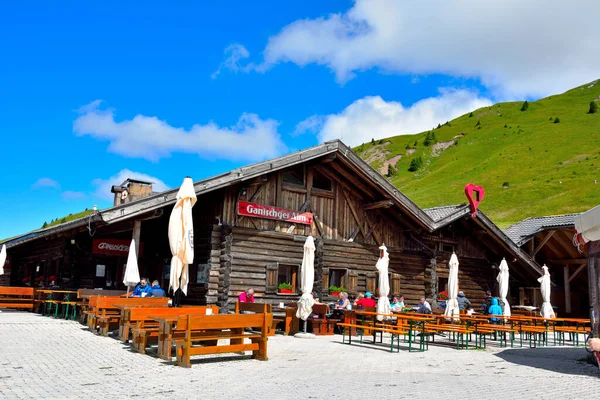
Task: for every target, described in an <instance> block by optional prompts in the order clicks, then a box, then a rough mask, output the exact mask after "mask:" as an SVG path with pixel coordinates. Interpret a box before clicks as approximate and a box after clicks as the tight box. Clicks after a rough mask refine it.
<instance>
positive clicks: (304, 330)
mask: <svg viewBox="0 0 600 400" xmlns="http://www.w3.org/2000/svg"><path fill="white" fill-rule="evenodd" d="M304 333H306V320H304Z"/></svg>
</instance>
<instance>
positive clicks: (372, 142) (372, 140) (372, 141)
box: [371, 138, 375, 146]
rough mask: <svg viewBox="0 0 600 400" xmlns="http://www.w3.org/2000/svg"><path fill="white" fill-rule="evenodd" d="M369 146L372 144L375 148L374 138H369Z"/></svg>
mask: <svg viewBox="0 0 600 400" xmlns="http://www.w3.org/2000/svg"><path fill="white" fill-rule="evenodd" d="M371 144H372V145H373V146H375V139H374V138H371Z"/></svg>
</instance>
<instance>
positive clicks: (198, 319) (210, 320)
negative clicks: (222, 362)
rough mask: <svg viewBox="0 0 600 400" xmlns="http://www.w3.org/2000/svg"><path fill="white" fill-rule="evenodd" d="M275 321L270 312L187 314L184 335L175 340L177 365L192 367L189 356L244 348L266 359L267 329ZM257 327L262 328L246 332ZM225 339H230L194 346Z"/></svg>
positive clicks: (261, 358) (253, 356) (269, 328)
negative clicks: (226, 342)
mask: <svg viewBox="0 0 600 400" xmlns="http://www.w3.org/2000/svg"><path fill="white" fill-rule="evenodd" d="M272 324H273V314H271V313H258V314H217V315H188V316H187V324H186V325H187V326H186V332H185V337H184V338H183V339H181V340H176V341H175V352H176V356H177V365H179V366H182V367H187V368H190V367H191V366H192V365H191V362H190V357H191V356H194V355H201V354H218V353H239V352H244V351H252V358H254V359H257V360H262V361H266V360H267V359H268V357H267V341H268V333H269V331H270V330H271V329H272V328H271V327H272ZM256 327H259V328H260V331H259V332H257V333H254V332H253V333H247V332H244V329H246V328H256ZM198 331H204V332H203V333H198ZM194 332H196V333H194ZM224 339H227V340H229V344H224V345H218V343H217V344H214V345H207V346H194V345H195V344H201V343H205V342H207V341H208V342H211V341H212V342H214V341H215V340H217V341H218V340H224ZM245 339H250V341H251V343H245Z"/></svg>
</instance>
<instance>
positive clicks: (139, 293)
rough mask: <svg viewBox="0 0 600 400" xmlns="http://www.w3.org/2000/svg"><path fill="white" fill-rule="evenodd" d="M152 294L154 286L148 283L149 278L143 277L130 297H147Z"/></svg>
mask: <svg viewBox="0 0 600 400" xmlns="http://www.w3.org/2000/svg"><path fill="white" fill-rule="evenodd" d="M151 295H152V288H151V287H150V285H148V278H142V280H141V281H140V283H139V284H138V285H137V286H136V287H135V289H133V293H131V295H130V297H146V296H151Z"/></svg>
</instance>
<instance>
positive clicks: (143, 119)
mask: <svg viewBox="0 0 600 400" xmlns="http://www.w3.org/2000/svg"><path fill="white" fill-rule="evenodd" d="M99 105H100V102H99V101H98V100H96V101H95V102H93V103H91V104H89V105H87V106H84V107H83V108H81V109H80V110H81V111H82V113H81V115H80V116H79V117H78V118H77V119H76V120H75V122H74V123H73V131H74V132H75V133H76V134H77V135H89V136H92V137H94V138H96V139H100V140H107V141H109V142H110V145H109V150H110V151H112V152H114V153H117V154H121V155H124V156H129V157H139V158H145V159H147V160H150V161H158V160H159V159H160V158H163V157H168V156H170V155H171V153H175V152H179V153H195V154H198V155H200V156H202V157H211V158H218V159H230V160H247V161H259V160H264V159H266V158H271V157H276V156H278V155H280V154H281V153H283V152H284V151H285V149H286V146H285V144H284V143H283V141H282V140H281V137H280V135H279V133H278V132H277V128H278V125H279V123H278V122H277V121H275V120H272V119H265V120H263V119H261V118H260V117H259V116H258V115H256V114H250V113H244V114H242V116H241V117H240V119H239V120H238V122H237V124H236V125H234V126H231V127H219V126H218V125H216V124H215V123H214V122H209V123H207V124H205V125H194V126H192V127H191V128H190V129H189V130H186V129H183V128H177V127H174V126H171V125H169V124H168V123H167V122H166V121H161V120H160V119H158V118H157V117H148V116H145V115H136V116H135V117H133V118H132V119H130V120H124V121H118V122H117V121H115V116H114V110H110V109H109V110H101V109H100V108H99Z"/></svg>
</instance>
